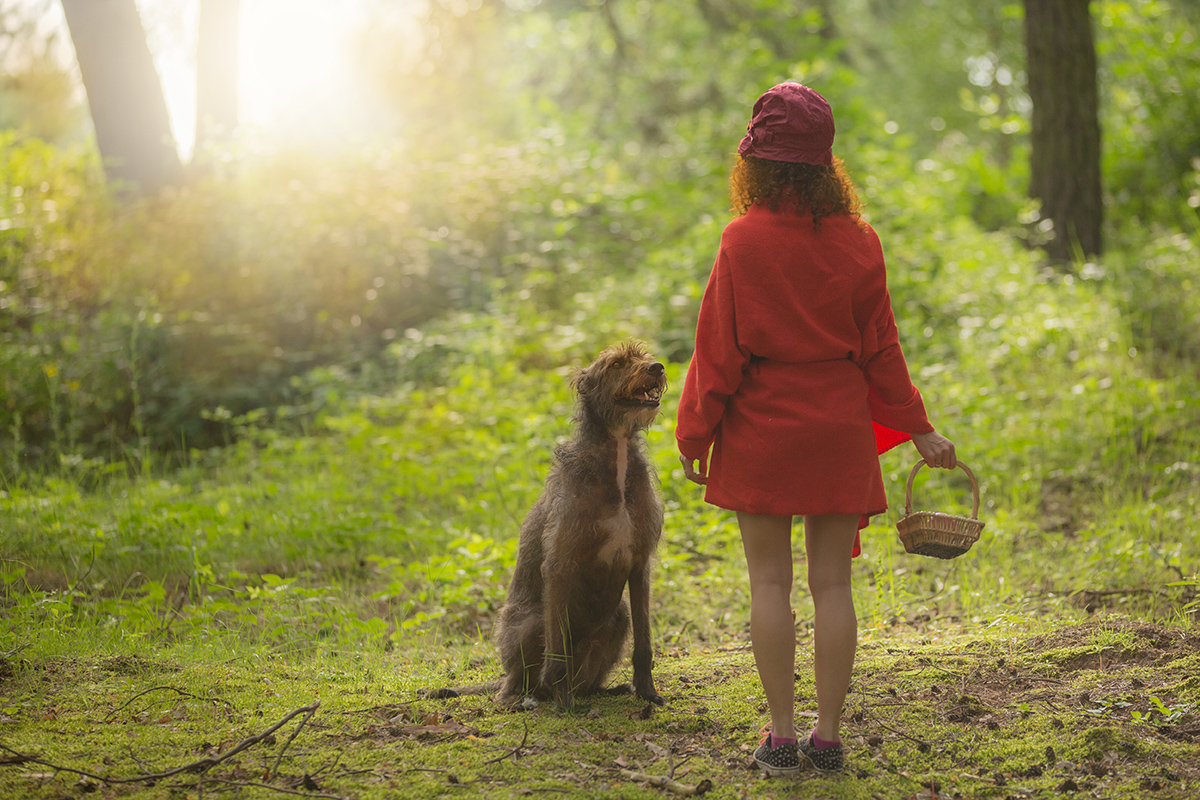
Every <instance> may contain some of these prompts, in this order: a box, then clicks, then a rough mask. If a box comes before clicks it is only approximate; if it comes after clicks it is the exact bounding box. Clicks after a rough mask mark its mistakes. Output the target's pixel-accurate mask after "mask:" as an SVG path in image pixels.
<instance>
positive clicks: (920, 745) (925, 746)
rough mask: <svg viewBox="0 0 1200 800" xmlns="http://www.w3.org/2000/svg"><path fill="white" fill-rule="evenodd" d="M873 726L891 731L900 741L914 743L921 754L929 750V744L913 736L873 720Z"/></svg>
mask: <svg viewBox="0 0 1200 800" xmlns="http://www.w3.org/2000/svg"><path fill="white" fill-rule="evenodd" d="M875 724H876V725H878V726H879V727H881V728H883V729H884V730H886V731H891V732H892V733H894V734H896V735H897V736H899V737H900V738H902V739H908V740H909V741H910V742H916V743H917V749H918V750H920V751H921V752H922V753H928V752H929V750H930V745H929V742H926V741H922V740H921V739H918V738H917V737H915V736H909V735H908V734H907V733H905V732H904V731H898V730H896V729H895V728H891V727H888V726H887V725H884V724H883V723H882V722H880V721H878V720H875Z"/></svg>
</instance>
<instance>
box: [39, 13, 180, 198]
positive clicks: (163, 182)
mask: <svg viewBox="0 0 1200 800" xmlns="http://www.w3.org/2000/svg"><path fill="white" fill-rule="evenodd" d="M62 7H63V12H64V15H65V16H66V19H67V27H68V28H69V29H70V31H71V41H72V42H73V43H74V45H75V58H76V60H77V61H78V62H79V72H80V74H81V75H82V77H83V88H84V90H85V91H86V92H87V97H88V106H89V108H90V110H91V114H92V123H93V124H94V126H95V128H96V144H97V146H98V147H99V148H100V156H101V157H102V158H103V159H104V171H105V174H106V175H107V176H108V179H109V180H110V181H112V182H113V183H116V184H117V185H118V189H119V190H123V191H132V192H134V193H139V194H153V193H156V192H158V191H159V190H160V189H162V188H163V187H165V186H169V185H173V184H178V183H180V182H181V180H182V178H183V166H182V164H181V162H180V160H179V151H178V150H177V149H176V147H175V138H174V136H172V134H171V122H170V118H169V117H168V115H167V103H166V99H165V98H164V96H163V90H162V84H161V83H160V82H159V79H158V72H157V71H155V68H154V59H153V58H152V57H151V55H150V48H149V47H148V46H147V44H146V33H145V31H144V30H143V28H142V20H141V17H139V16H138V11H137V6H136V5H135V3H134V0H62Z"/></svg>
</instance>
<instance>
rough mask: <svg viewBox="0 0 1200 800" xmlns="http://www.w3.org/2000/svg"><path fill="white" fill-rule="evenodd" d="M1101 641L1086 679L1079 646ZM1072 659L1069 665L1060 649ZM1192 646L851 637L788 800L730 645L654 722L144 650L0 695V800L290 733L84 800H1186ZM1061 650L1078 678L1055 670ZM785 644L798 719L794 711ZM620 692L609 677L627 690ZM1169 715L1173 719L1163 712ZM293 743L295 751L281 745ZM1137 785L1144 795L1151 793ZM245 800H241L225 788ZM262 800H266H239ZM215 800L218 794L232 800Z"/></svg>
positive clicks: (1198, 698)
mask: <svg viewBox="0 0 1200 800" xmlns="http://www.w3.org/2000/svg"><path fill="white" fill-rule="evenodd" d="M1114 633H1115V634H1119V635H1120V637H1121V641H1122V642H1123V646H1125V647H1126V648H1127V649H1123V650H1121V651H1119V652H1118V653H1114V654H1113V657H1112V658H1110V659H1109V660H1108V661H1107V662H1106V663H1101V662H1100V661H1099V660H1096V659H1095V658H1094V657H1095V656H1097V655H1098V653H1097V649H1096V645H1097V644H1098V642H1100V641H1109V640H1111V637H1112V636H1113V634H1114ZM1076 643H1082V645H1079V646H1077V644H1076ZM1198 644H1200V640H1198V639H1197V637H1196V635H1195V634H1187V633H1184V632H1182V631H1179V630H1177V629H1173V628H1168V627H1163V626H1157V625H1150V624H1146V623H1137V622H1131V621H1127V620H1124V619H1120V618H1115V617H1110V618H1105V619H1103V620H1100V621H1096V622H1089V623H1083V624H1077V625H1060V626H1058V627H1057V628H1056V629H1055V630H1054V631H1053V632H1051V633H1046V634H1038V635H1034V636H1030V635H1027V634H1021V635H1016V636H1002V635H998V634H996V633H995V632H992V633H988V634H983V635H980V634H964V633H961V632H960V631H959V630H958V629H957V628H955V626H951V625H946V624H942V625H939V626H937V630H936V631H931V632H928V633H922V632H918V631H913V630H911V629H909V630H907V631H897V630H893V631H889V632H887V633H886V634H884V635H876V634H872V633H868V634H867V635H865V636H864V641H863V644H862V648H861V656H860V659H859V663H858V667H857V673H856V679H855V683H854V685H853V687H852V690H851V693H850V697H849V700H848V702H847V707H846V713H845V719H846V722H845V738H846V742H847V744H848V746H849V748H850V750H849V764H850V771H849V773H848V774H847V775H846V776H844V777H820V776H806V777H804V778H803V779H802V780H801V781H799V782H798V783H797V784H796V785H795V786H794V787H789V788H786V789H784V788H783V787H784V786H788V785H786V784H784V785H781V784H780V782H779V781H768V780H764V779H762V778H760V777H759V776H758V775H757V774H756V773H755V772H754V770H753V769H751V759H750V750H751V749H752V747H753V745H754V744H755V743H756V741H757V731H758V730H759V728H760V727H761V726H762V725H763V724H764V723H765V722H766V721H767V719H768V717H767V715H766V709H765V706H764V705H763V703H762V700H761V696H760V692H759V687H758V683H757V677H756V674H755V672H754V665H753V658H752V656H751V655H750V653H749V652H748V650H747V649H746V648H745V647H740V646H733V647H728V646H727V647H722V648H704V647H689V648H673V647H667V648H663V649H661V650H660V653H659V656H658V663H657V670H656V673H657V675H656V677H657V683H658V686H659V689H660V691H661V692H662V693H663V694H664V696H666V698H667V700H668V703H667V705H666V706H665V707H664V708H662V709H658V708H653V709H648V708H644V705H645V704H644V703H642V702H640V701H637V700H634V699H633V698H632V697H624V698H621V697H617V698H600V699H593V700H588V701H586V702H583V703H581V704H580V705H579V706H578V707H577V708H575V709H573V710H572V711H571V712H570V713H562V712H560V711H557V710H555V709H553V708H552V707H546V706H543V707H539V708H537V709H535V710H533V711H529V712H511V711H507V710H504V709H500V708H497V707H496V706H494V705H493V704H492V703H491V702H490V701H489V700H488V699H487V698H483V697H463V698H458V699H453V700H445V701H434V700H428V699H423V698H422V697H420V696H419V694H418V690H419V689H420V688H423V687H427V686H435V685H441V684H442V682H444V681H448V680H471V679H474V678H477V677H485V676H489V675H490V674H492V672H493V669H494V666H495V665H494V661H493V660H492V658H491V655H490V653H488V652H486V648H480V647H478V646H476V647H470V648H467V647H462V646H460V647H455V648H452V649H446V648H445V647H444V646H442V645H440V644H439V645H435V644H434V643H429V644H428V645H427V646H420V645H418V644H415V643H414V646H413V647H410V648H406V649H404V650H397V651H393V652H392V653H380V652H375V653H371V652H353V653H350V652H338V651H332V650H331V651H324V650H323V651H319V652H318V651H314V652H310V653H308V654H307V655H305V656H304V657H302V658H279V657H264V656H262V655H261V654H258V655H256V654H254V653H252V652H247V653H242V654H238V655H233V656H231V655H230V653H229V652H228V651H223V650H222V649H221V648H213V649H212V650H210V651H209V652H207V653H202V652H200V651H199V650H198V649H197V648H187V649H185V650H180V649H177V648H171V647H167V648H162V649H160V650H158V651H157V652H156V653H154V655H153V657H148V656H130V655H125V656H102V655H99V654H96V653H93V654H89V656H87V657H84V658H67V657H57V658H49V659H46V660H44V661H42V662H41V663H39V664H37V665H34V664H32V663H23V664H19V665H18V666H16V667H15V668H14V669H13V670H12V671H11V672H10V674H9V675H8V676H7V678H6V680H5V691H6V692H7V693H8V694H9V695H10V697H9V698H7V699H6V700H5V701H4V707H3V709H2V710H0V725H2V726H3V728H0V730H2V731H3V743H4V745H5V746H6V747H8V748H11V749H12V750H14V751H18V752H20V753H23V754H26V755H31V756H35V757H37V758H39V759H41V760H43V761H45V762H48V763H47V764H37V763H25V764H22V765H20V766H15V767H14V766H10V767H7V768H5V769H4V770H2V771H0V795H2V796H6V797H30V798H52V797H60V796H62V795H63V793H64V792H67V793H81V792H85V791H87V790H88V786H89V784H90V785H91V787H92V788H96V785H97V783H98V781H95V780H94V779H82V780H81V778H80V776H79V775H78V774H73V773H67V772H62V771H57V770H56V769H54V768H53V767H52V766H50V765H53V766H54V767H65V768H69V769H73V770H79V771H82V772H86V773H91V774H92V775H95V776H99V777H103V778H107V779H110V780H113V779H127V778H131V777H134V776H137V775H141V774H147V773H157V772H165V771H168V770H170V769H173V768H175V767H179V766H183V765H186V764H190V763H193V762H195V761H198V760H200V759H202V758H205V757H210V758H216V757H218V756H220V755H221V754H222V753H225V752H227V751H228V750H230V749H231V748H232V747H233V746H234V745H235V744H237V743H238V742H241V741H243V740H244V739H247V738H249V737H254V736H257V735H259V734H261V733H263V732H264V731H266V730H268V729H269V728H271V727H272V726H273V725H274V724H275V723H277V722H279V721H280V720H282V719H284V718H285V717H286V716H287V715H288V714H289V713H291V712H293V711H296V710H297V709H301V708H304V707H307V706H310V705H313V704H317V703H319V708H318V709H317V710H316V711H315V713H314V714H313V715H312V716H311V718H310V719H308V720H305V721H304V724H301V720H302V719H303V715H302V714H301V715H298V716H296V717H294V718H292V720H291V721H290V722H289V723H288V724H287V725H285V726H283V727H281V728H280V729H279V730H278V731H277V732H276V733H275V735H274V737H273V738H270V739H267V740H263V741H260V742H257V743H256V744H254V745H252V746H251V747H248V748H247V749H246V750H244V751H243V752H242V753H240V754H238V755H237V756H235V757H234V758H231V759H228V760H223V761H221V762H219V763H218V764H217V765H215V766H214V767H212V768H211V769H210V770H209V771H207V772H204V773H203V774H196V773H183V774H180V775H177V776H174V777H172V778H168V779H163V780H161V781H159V782H158V783H157V784H156V785H154V786H147V785H145V784H142V783H130V784H120V783H112V784H110V785H108V786H106V787H105V788H104V789H103V791H104V795H103V796H109V797H130V798H136V797H157V796H162V794H163V792H166V791H169V790H171V791H178V792H184V793H187V794H196V793H197V792H198V791H199V786H200V784H203V785H204V791H205V792H208V793H212V794H214V795H218V796H220V795H222V794H223V793H224V792H232V788H231V787H230V786H229V785H228V784H227V783H226V784H222V783H220V781H226V782H235V783H242V784H246V783H268V784H270V785H273V786H276V787H285V788H286V787H289V786H290V787H297V786H299V785H301V782H302V781H304V780H305V776H309V777H308V780H309V783H308V784H307V786H308V788H309V789H310V790H317V789H319V790H320V791H321V792H322V793H326V794H332V795H335V796H342V797H357V798H371V797H411V798H421V797H438V796H442V795H444V794H445V793H446V792H448V791H451V790H453V791H454V792H455V793H456V795H465V796H470V797H476V796H477V797H485V796H491V795H492V794H493V793H496V792H502V793H503V794H505V795H509V794H514V793H515V794H523V793H529V792H533V793H541V792H550V793H567V794H569V795H571V796H581V797H592V796H595V797H645V796H649V792H652V791H656V790H648V789H646V788H643V787H642V786H640V785H639V783H638V782H637V781H631V780H628V779H624V778H622V777H621V775H620V772H619V770H620V768H621V767H624V768H626V769H630V770H634V771H638V772H643V773H645V774H649V775H666V774H673V775H674V778H675V779H676V780H678V781H680V782H682V783H685V784H693V785H694V784H697V783H699V782H700V781H703V780H708V781H711V782H712V784H713V788H712V790H711V796H713V797H774V796H778V792H780V791H787V793H788V794H789V795H795V796H797V797H812V798H816V797H834V798H864V800H865V799H866V798H872V797H912V796H918V794H919V792H921V791H922V789H926V788H929V787H933V786H936V787H938V788H939V791H941V792H944V793H946V795H947V796H953V794H954V793H955V792H958V793H959V794H960V795H961V796H964V797H1009V796H1014V795H1016V796H1037V797H1040V796H1057V795H1058V794H1062V793H1065V792H1069V791H1073V790H1071V789H1069V788H1067V787H1068V786H1069V785H1070V784H1074V786H1075V787H1077V789H1078V791H1080V792H1085V793H1086V792H1093V793H1095V792H1098V793H1100V794H1101V795H1102V796H1105V797H1125V796H1127V797H1142V796H1146V794H1145V793H1146V792H1148V791H1150V790H1151V789H1152V788H1153V796H1155V797H1165V798H1184V797H1190V796H1192V793H1194V791H1195V789H1196V787H1197V785H1200V769H1197V767H1196V764H1197V763H1200V762H1198V760H1197V756H1200V743H1197V742H1196V727H1195V726H1196V718H1197V715H1196V714H1195V713H1194V709H1196V708H1197V706H1198V704H1200V684H1198V683H1197V681H1196V679H1195V673H1196V669H1197V667H1198V666H1200V662H1198V660H1197V656H1196V652H1197V645H1198ZM1080 647H1082V649H1083V651H1084V652H1085V654H1088V655H1090V656H1091V657H1092V658H1090V659H1089V658H1084V659H1080V658H1079V657H1078V656H1074V655H1068V653H1070V652H1073V651H1075V650H1079V649H1080ZM810 649H811V639H810V638H808V637H806V636H804V635H802V636H801V641H800V654H801V655H800V658H799V659H798V662H797V697H798V715H799V717H800V718H801V720H803V719H805V718H808V717H810V716H812V715H813V713H814V709H815V700H814V697H813V687H812V679H811V661H810V658H809V656H808V653H809V652H810ZM619 677H623V678H628V670H627V668H626V669H625V670H623V674H622V675H621V676H619ZM1176 712H1179V716H1177V717H1174V718H1172V717H1170V714H1173V713H1176ZM294 732H295V733H296V734H297V735H296V736H295V738H294V739H293V738H292V734H293V733H294ZM1155 787H1156V788H1155ZM244 791H245V792H247V794H246V795H244V796H259V795H258V794H257V793H256V790H250V789H245V790H244ZM261 791H262V793H263V794H264V796H265V795H266V794H269V793H270V792H267V791H266V790H261ZM235 796H236V795H235Z"/></svg>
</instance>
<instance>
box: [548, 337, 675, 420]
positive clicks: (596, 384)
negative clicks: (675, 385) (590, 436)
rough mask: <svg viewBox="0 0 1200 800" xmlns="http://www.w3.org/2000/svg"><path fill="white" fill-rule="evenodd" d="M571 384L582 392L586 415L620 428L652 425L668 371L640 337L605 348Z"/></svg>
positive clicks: (580, 398)
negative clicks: (637, 339) (639, 339)
mask: <svg viewBox="0 0 1200 800" xmlns="http://www.w3.org/2000/svg"><path fill="white" fill-rule="evenodd" d="M571 385H572V386H573V387H574V388H575V391H576V392H577V393H578V394H579V406H580V411H581V413H582V415H583V416H584V417H585V418H587V417H591V418H593V419H595V420H597V421H599V422H601V423H603V424H604V425H605V426H606V427H607V428H609V429H610V430H613V431H614V432H617V431H622V430H623V431H628V432H632V431H634V430H640V429H643V428H647V427H649V425H650V423H651V422H653V421H654V417H655V416H656V415H657V414H658V407H659V403H660V402H661V401H662V395H663V391H664V390H666V388H667V375H666V370H665V369H664V368H663V365H662V364H660V363H659V362H657V361H655V360H654V358H653V357H652V356H651V355H650V354H649V352H648V351H647V350H646V345H644V344H643V343H641V342H638V341H633V340H630V341H626V342H622V343H621V344H618V345H614V346H613V347H609V348H608V349H606V350H604V352H602V353H600V355H599V356H597V358H596V360H595V361H594V362H592V364H591V366H589V367H587V368H586V369H582V370H580V371H579V372H577V373H576V374H575V377H574V378H573V379H572V381H571Z"/></svg>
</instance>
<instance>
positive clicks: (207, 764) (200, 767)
mask: <svg viewBox="0 0 1200 800" xmlns="http://www.w3.org/2000/svg"><path fill="white" fill-rule="evenodd" d="M320 705H321V703H320V701H317V702H315V703H313V704H312V705H309V706H304V707H302V708H297V709H296V710H295V711H292V712H291V713H289V714H288V715H287V716H286V717H284V718H283V719H281V720H279V722H276V723H275V724H274V725H272V726H271V727H270V728H267V729H266V730H265V731H263V732H262V733H260V734H258V735H256V736H249V737H247V738H245V739H242V741H240V742H238V743H237V744H236V745H234V746H233V747H232V748H230V749H229V750H226V751H225V752H224V753H221V754H220V755H219V756H216V757H213V758H202V759H200V760H199V761H193V762H192V763H190V764H184V765H183V766H181V767H175V768H174V769H169V770H167V771H166V772H156V773H145V774H142V775H134V776H133V777H131V778H113V777H111V776H108V775H97V774H95V773H92V772H85V771H84V770H80V769H73V768H71V767H64V766H62V765H59V764H53V763H51V762H49V761H46V760H44V759H41V758H37V757H36V756H31V755H28V754H26V753H20V752H18V751H16V750H13V749H12V748H11V747H6V746H5V745H2V744H0V750H4V751H6V752H9V753H12V754H13V755H14V756H16V758H13V759H5V760H3V761H0V766H11V765H13V764H22V763H29V764H41V765H42V766H43V767H49V768H50V769H53V770H55V771H58V772H70V773H71V774H73V775H82V776H83V777H85V778H91V779H92V780H94V781H100V782H101V783H107V784H122V783H154V782H156V781H160V780H162V779H164V778H170V777H173V776H175V775H179V774H181V773H184V772H207V771H208V770H210V769H212V768H213V767H215V766H216V765H217V764H220V763H221V762H222V761H226V760H228V759H230V758H233V757H234V756H235V755H237V754H238V753H240V752H242V751H243V750H246V749H248V748H250V747H253V746H254V745H256V744H258V743H259V742H261V741H263V740H264V739H266V738H268V737H269V736H271V734H273V733H275V731H277V730H279V729H280V728H282V727H283V726H284V725H286V724H287V723H288V722H290V721H291V720H292V719H294V718H296V717H298V716H299V715H301V714H307V715H308V717H305V721H306V722H307V721H308V718H309V717H311V716H312V715H313V713H314V712H315V711H316V710H317V708H318V707H320ZM292 738H293V739H294V738H295V736H293V737H292ZM288 741H289V743H290V742H291V740H290V739H289V740H288Z"/></svg>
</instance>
